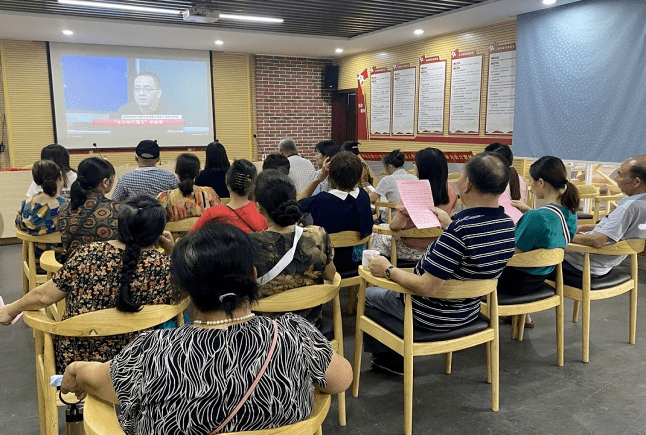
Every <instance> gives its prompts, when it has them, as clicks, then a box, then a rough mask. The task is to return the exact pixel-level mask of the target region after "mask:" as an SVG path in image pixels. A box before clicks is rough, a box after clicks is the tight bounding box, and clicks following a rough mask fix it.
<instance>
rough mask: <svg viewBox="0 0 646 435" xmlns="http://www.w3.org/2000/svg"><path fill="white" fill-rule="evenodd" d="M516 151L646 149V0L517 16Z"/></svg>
mask: <svg viewBox="0 0 646 435" xmlns="http://www.w3.org/2000/svg"><path fill="white" fill-rule="evenodd" d="M513 147H514V154H515V155H517V156H525V157H541V156H544V155H553V156H557V157H560V158H562V159H574V160H593V161H607V162H621V161H622V160H624V159H626V158H628V157H630V156H634V155H642V154H646V2H644V1H642V0H584V1H581V2H577V3H572V4H569V5H564V6H561V7H555V8H551V9H545V10H542V11H538V12H532V13H529V14H524V15H519V16H518V33H517V61H516V101H515V111H514V138H513Z"/></svg>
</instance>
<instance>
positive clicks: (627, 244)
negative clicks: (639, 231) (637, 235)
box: [565, 239, 646, 255]
mask: <svg viewBox="0 0 646 435" xmlns="http://www.w3.org/2000/svg"><path fill="white" fill-rule="evenodd" d="M644 242H646V241H645V240H643V239H628V240H621V241H619V242H617V243H613V244H610V245H606V246H602V247H601V248H593V247H592V246H585V245H579V244H578V243H570V244H569V245H567V248H565V250H566V251H567V252H581V253H589V254H602V255H630V254H636V253H639V252H641V251H643V250H644Z"/></svg>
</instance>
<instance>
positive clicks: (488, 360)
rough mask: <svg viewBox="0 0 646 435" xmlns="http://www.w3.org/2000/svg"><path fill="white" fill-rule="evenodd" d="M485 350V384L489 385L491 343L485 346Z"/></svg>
mask: <svg viewBox="0 0 646 435" xmlns="http://www.w3.org/2000/svg"><path fill="white" fill-rule="evenodd" d="M485 349H486V350H487V383H488V384H490V383H491V342H490V341H489V342H487V343H486V344H485Z"/></svg>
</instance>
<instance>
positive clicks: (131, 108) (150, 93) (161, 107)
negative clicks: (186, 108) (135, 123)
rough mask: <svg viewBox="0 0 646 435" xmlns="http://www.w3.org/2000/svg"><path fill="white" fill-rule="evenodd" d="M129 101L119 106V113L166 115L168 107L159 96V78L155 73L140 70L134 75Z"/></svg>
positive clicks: (160, 89)
mask: <svg viewBox="0 0 646 435" xmlns="http://www.w3.org/2000/svg"><path fill="white" fill-rule="evenodd" d="M132 96H133V99H134V101H130V102H128V103H126V104H124V105H123V106H121V107H120V108H119V114H121V115H137V114H142V115H167V114H168V107H167V106H166V103H165V101H164V100H163V99H162V98H161V96H162V87H161V80H160V79H159V76H157V74H155V73H152V72H142V73H139V74H138V75H137V77H135V80H134V82H133V85H132Z"/></svg>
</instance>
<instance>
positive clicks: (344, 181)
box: [299, 152, 373, 273]
mask: <svg viewBox="0 0 646 435" xmlns="http://www.w3.org/2000/svg"><path fill="white" fill-rule="evenodd" d="M328 165H329V166H328V167H325V166H324V168H323V170H322V171H321V172H320V173H319V175H318V177H317V178H316V179H314V181H312V182H311V183H310V184H309V185H308V186H307V187H306V188H305V190H304V191H303V192H301V193H300V194H299V199H301V198H305V199H302V200H301V202H300V203H301V209H302V211H303V212H305V213H310V214H311V215H312V219H313V221H314V225H318V226H321V227H323V228H325V230H326V231H327V232H328V234H332V233H338V232H341V231H358V232H359V234H360V235H361V237H362V238H363V237H367V236H369V235H370V234H371V233H372V223H373V222H372V211H371V210H370V198H369V197H368V194H367V193H366V192H365V191H364V190H363V189H360V188H358V187H357V185H358V183H359V181H360V180H361V171H362V167H361V160H359V158H358V157H357V156H355V155H354V154H352V153H349V152H340V153H338V154H336V155H335V156H334V157H332V160H331V161H330V162H329V164H328ZM328 171H329V179H330V185H331V187H332V189H330V191H329V192H321V193H319V194H317V195H314V196H313V197H311V198H308V196H309V195H310V194H311V193H312V192H313V191H314V189H315V188H316V186H318V184H319V183H321V181H323V180H325V178H326V177H328ZM363 250H364V246H363V245H359V246H355V247H348V248H338V249H335V252H334V265H335V266H336V269H337V271H338V272H339V273H343V272H349V271H356V270H357V266H359V264H361V257H362V254H363Z"/></svg>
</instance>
